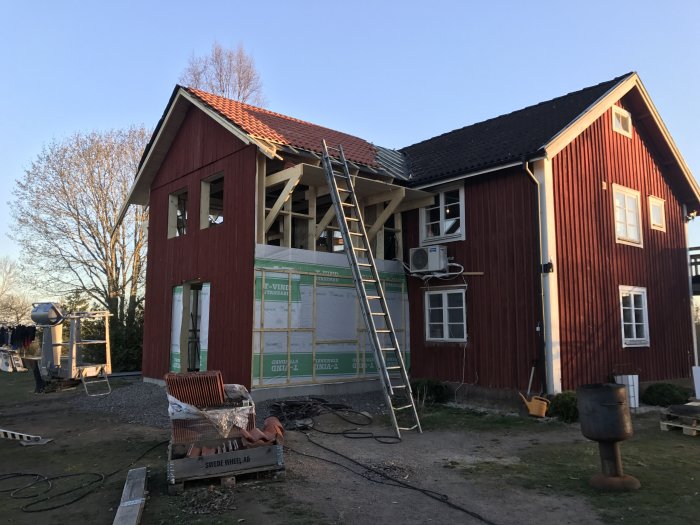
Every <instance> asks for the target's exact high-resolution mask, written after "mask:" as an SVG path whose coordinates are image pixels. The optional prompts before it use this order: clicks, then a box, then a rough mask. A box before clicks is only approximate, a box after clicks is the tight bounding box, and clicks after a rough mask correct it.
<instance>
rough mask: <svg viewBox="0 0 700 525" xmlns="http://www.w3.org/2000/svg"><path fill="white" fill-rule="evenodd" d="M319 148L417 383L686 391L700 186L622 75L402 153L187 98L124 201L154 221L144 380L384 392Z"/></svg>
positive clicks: (169, 118)
mask: <svg viewBox="0 0 700 525" xmlns="http://www.w3.org/2000/svg"><path fill="white" fill-rule="evenodd" d="M324 139H325V140H326V142H328V143H329V144H331V145H335V144H342V145H343V148H344V150H345V153H346V156H347V158H348V160H349V161H350V162H351V163H352V164H351V166H352V169H353V174H354V175H355V176H356V179H355V180H356V189H357V193H358V196H359V197H360V199H361V205H362V207H363V210H364V212H363V217H364V221H365V223H366V226H367V230H368V232H369V237H370V238H371V239H372V243H373V251H374V253H375V256H376V257H377V259H378V260H379V264H380V270H381V271H382V280H383V283H384V287H385V289H386V291H387V294H388V299H389V303H390V309H391V313H392V318H393V320H394V324H395V325H396V326H398V332H399V334H400V338H401V341H402V343H403V344H402V346H403V350H404V352H406V353H407V358H408V360H409V362H410V370H411V374H412V375H413V376H414V377H432V378H438V379H441V380H444V381H449V382H452V383H455V384H457V385H460V386H462V387H465V388H486V389H497V390H504V391H512V390H514V389H521V390H524V389H525V388H527V385H528V381H529V378H530V373H531V370H532V367H533V365H534V366H535V369H536V370H537V374H536V375H535V381H534V384H533V390H540V389H541V390H546V391H547V392H550V393H554V392H558V391H561V390H566V389H571V388H575V387H576V386H577V385H579V384H582V383H588V382H597V381H603V380H606V379H607V378H608V377H609V376H610V375H611V374H613V373H637V374H639V375H640V379H641V380H642V381H655V380H662V379H677V378H685V377H688V376H689V375H690V366H691V365H692V364H694V363H695V364H696V363H697V355H696V353H695V350H694V348H695V344H694V340H693V337H694V335H693V334H694V332H693V330H692V322H691V305H690V298H691V288H690V285H689V277H688V275H689V274H688V255H687V242H686V233H685V224H686V222H687V220H688V218H689V217H691V216H693V215H694V214H695V213H696V212H697V211H698V210H700V188H699V187H698V185H697V183H696V182H695V180H694V179H693V177H692V175H691V173H690V171H689V169H688V167H687V166H686V164H685V162H684V161H683V159H682V157H681V155H680V153H679V152H678V150H677V148H676V146H675V145H674V143H673V141H672V139H671V137H670V135H669V133H668V131H667V130H666V128H665V126H664V124H663V122H662V120H661V118H660V117H659V115H658V113H657V111H656V109H655V108H654V106H653V104H652V102H651V100H650V98H649V96H648V94H647V92H646V90H645V89H644V87H643V85H642V83H641V81H640V79H639V77H638V76H637V75H636V74H635V73H630V74H627V75H624V76H622V77H618V78H616V79H613V80H611V81H608V82H604V83H602V84H599V85H596V86H592V87H589V88H586V89H583V90H581V91H577V92H574V93H570V94H568V95H565V96H563V97H559V98H556V99H553V100H550V101H548V102H543V103H541V104H537V105H535V106H531V107H528V108H525V109H522V110H519V111H515V112H513V113H509V114H507V115H503V116H501V117H497V118H494V119H491V120H487V121H485V122H481V123H478V124H474V125H471V126H467V127H465V128H462V129H458V130H455V131H452V132H449V133H446V134H444V135H440V136H438V137H435V138H432V139H428V140H426V141H424V142H420V143H418V144H414V145H412V146H408V147H406V148H403V149H401V150H399V151H395V150H389V149H386V148H381V147H378V146H375V145H373V144H370V143H368V142H366V141H364V140H362V139H359V138H357V137H353V136H351V135H347V134H344V133H340V132H337V131H333V130H330V129H327V128H322V127H320V126H316V125H314V124H311V123H308V122H304V121H301V120H297V119H293V118H290V117H286V116H284V115H280V114H277V113H273V112H270V111H267V110H264V109H260V108H255V107H252V106H248V105H246V104H241V103H238V102H234V101H231V100H227V99H224V98H221V97H218V96H215V95H211V94H208V93H204V92H201V91H198V90H195V89H189V88H183V87H179V86H178V87H176V89H175V91H174V93H173V95H172V97H171V99H170V102H169V103H168V106H167V107H166V110H165V113H164V115H163V118H162V119H161V121H160V122H159V124H158V126H157V128H156V131H155V133H154V135H153V138H152V140H151V143H150V144H149V146H148V148H147V149H146V152H145V153H144V156H143V159H142V162H141V166H140V169H139V172H138V174H137V176H136V180H135V182H134V186H133V188H132V190H131V193H130V195H129V198H128V200H127V203H126V205H125V209H126V206H128V205H130V204H138V205H148V206H149V207H150V219H149V234H148V236H149V245H148V271H147V277H146V319H145V333H144V357H143V374H144V377H147V378H154V379H160V378H162V376H163V374H165V373H166V372H168V371H169V370H176V371H179V370H185V369H206V368H209V369H219V370H222V372H223V373H224V376H225V380H226V381H229V382H238V383H243V384H246V385H248V386H250V387H252V388H253V389H260V390H261V391H262V389H264V388H270V387H285V388H287V387H291V386H299V387H309V386H310V387H312V388H319V387H324V388H327V387H328V385H331V384H335V385H337V384H341V385H342V388H345V389H350V388H366V387H367V385H368V384H369V385H370V386H371V385H373V384H374V379H375V377H376V374H375V368H374V361H373V358H372V350H371V348H370V347H369V344H368V342H367V341H368V340H367V334H366V331H365V330H364V327H363V324H362V320H361V316H360V315H359V312H358V306H357V300H356V297H355V291H354V288H353V287H352V280H351V276H350V271H349V269H348V268H347V264H348V263H347V259H346V257H345V255H344V254H343V253H342V252H343V248H344V247H343V246H342V239H341V238H340V236H339V234H338V229H337V227H336V226H335V224H336V223H335V217H334V212H333V207H332V205H331V202H330V198H329V194H328V189H327V187H326V182H325V178H324V176H323V171H322V169H321V168H320V167H319V165H320V150H321V142H322V140H324ZM445 255H446V256H447V257H445ZM402 259H403V260H404V261H406V263H405V264H404V263H402V262H399V261H400V260H402ZM404 270H405V271H404ZM297 392H299V390H297Z"/></svg>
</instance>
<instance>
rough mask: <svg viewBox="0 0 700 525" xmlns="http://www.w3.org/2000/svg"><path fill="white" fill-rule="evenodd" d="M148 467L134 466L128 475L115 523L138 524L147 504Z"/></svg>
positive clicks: (123, 524) (121, 524)
mask: <svg viewBox="0 0 700 525" xmlns="http://www.w3.org/2000/svg"><path fill="white" fill-rule="evenodd" d="M147 475H148V470H147V469H146V467H141V468H134V469H131V470H130V471H129V473H128V474H127V475H126V483H124V490H123V491H122V499H121V503H120V504H119V508H118V509H117V515H116V516H115V517H114V522H113V523H114V525H138V523H139V522H140V521H141V514H142V513H143V508H144V506H145V505H146V497H145V496H146V477H147Z"/></svg>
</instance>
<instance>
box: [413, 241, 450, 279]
mask: <svg viewBox="0 0 700 525" xmlns="http://www.w3.org/2000/svg"><path fill="white" fill-rule="evenodd" d="M409 256H410V269H411V273H421V272H444V271H446V270H447V247H445V246H439V245H438V246H426V247H425V248H411V251H410V254H409Z"/></svg>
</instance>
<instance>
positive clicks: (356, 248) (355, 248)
mask: <svg viewBox="0 0 700 525" xmlns="http://www.w3.org/2000/svg"><path fill="white" fill-rule="evenodd" d="M353 250H359V251H361V252H366V251H367V248H358V247H357V246H353Z"/></svg>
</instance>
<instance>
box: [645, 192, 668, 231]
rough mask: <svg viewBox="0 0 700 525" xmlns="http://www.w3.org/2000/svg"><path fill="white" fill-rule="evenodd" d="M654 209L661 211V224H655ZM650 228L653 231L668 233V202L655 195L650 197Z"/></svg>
mask: <svg viewBox="0 0 700 525" xmlns="http://www.w3.org/2000/svg"><path fill="white" fill-rule="evenodd" d="M654 207H658V208H659V209H660V210H661V222H654V213H653V211H654ZM649 227H650V228H651V229H652V230H658V231H661V232H665V231H666V201H665V200H663V199H660V198H659V197H654V196H653V195H649Z"/></svg>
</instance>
